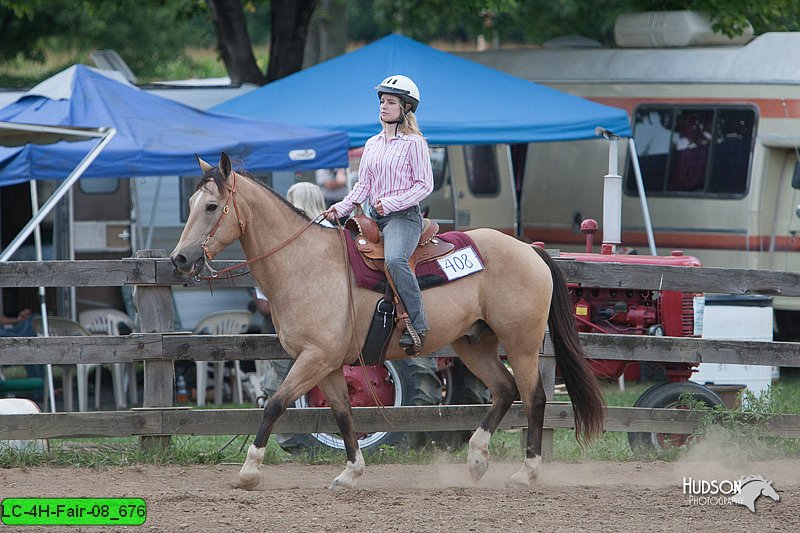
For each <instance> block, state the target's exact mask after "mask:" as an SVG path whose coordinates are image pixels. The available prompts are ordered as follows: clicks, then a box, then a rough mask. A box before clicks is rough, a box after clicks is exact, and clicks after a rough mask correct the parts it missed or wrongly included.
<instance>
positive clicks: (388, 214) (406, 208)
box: [325, 75, 433, 355]
mask: <svg viewBox="0 0 800 533" xmlns="http://www.w3.org/2000/svg"><path fill="white" fill-rule="evenodd" d="M375 89H376V91H377V93H378V99H379V101H380V107H379V118H380V121H381V124H382V125H383V129H382V131H381V132H380V133H378V134H377V135H375V136H373V137H371V138H370V139H369V140H367V143H366V144H365V145H364V152H363V154H362V156H361V163H360V165H359V170H358V182H357V183H356V184H355V186H353V190H351V191H350V193H349V194H348V195H347V196H345V197H344V199H343V200H342V201H341V202H337V203H335V204H334V205H333V206H331V207H330V208H329V209H328V211H326V213H325V214H326V217H327V218H328V220H330V221H335V220H336V219H337V218H341V217H344V216H347V215H349V214H350V213H351V212H352V211H353V209H354V208H355V206H356V205H357V204H360V203H361V202H363V201H368V202H369V209H368V213H367V214H368V215H369V216H370V217H372V218H374V219H375V221H376V222H377V223H378V227H379V228H380V230H381V231H382V232H383V239H384V254H385V256H386V267H387V268H388V270H389V273H390V274H391V276H392V279H393V280H394V284H395V288H396V290H397V293H398V297H399V298H400V300H402V302H403V304H404V305H405V308H406V311H407V312H408V315H409V318H410V321H411V326H410V329H411V330H413V331H411V330H410V329H409V328H406V331H405V332H404V333H403V335H402V336H401V337H400V346H402V347H403V348H404V350H405V352H406V353H407V354H409V355H414V354H415V353H417V352H418V350H421V349H422V345H423V344H424V342H425V335H426V333H427V332H428V322H427V320H426V318H425V311H424V309H423V308H422V296H421V294H420V289H419V284H418V283H417V279H416V278H415V277H414V274H413V273H412V272H411V267H410V266H409V264H408V260H409V258H410V257H411V254H412V253H414V249H415V248H416V247H417V243H418V242H419V236H420V234H421V233H422V215H421V213H420V206H419V203H420V202H421V201H422V200H424V199H425V198H427V197H428V195H429V194H430V193H431V192H432V191H433V169H432V168H431V159H430V151H429V150H428V143H427V142H426V141H425V139H424V138H423V137H422V133H421V132H420V130H419V126H417V119H416V116H415V115H414V113H415V112H416V110H417V106H418V105H419V101H420V96H419V88H418V87H417V85H416V84H415V83H414V82H413V80H411V79H410V78H408V77H407V76H402V75H393V76H389V77H388V78H386V79H384V80H383V81H382V82H381V83H380V85H378V86H377V87H375ZM415 336H416V339H415Z"/></svg>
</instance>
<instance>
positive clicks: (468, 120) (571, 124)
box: [212, 34, 631, 147]
mask: <svg viewBox="0 0 800 533" xmlns="http://www.w3.org/2000/svg"><path fill="white" fill-rule="evenodd" d="M391 74H405V75H407V76H410V77H411V78H412V79H413V80H414V81H415V82H416V83H417V85H418V86H419V88H420V96H421V103H420V106H419V112H418V113H417V117H418V119H419V123H420V126H421V127H422V131H423V134H424V135H425V138H426V139H428V142H429V143H430V144H435V145H442V144H496V143H526V142H539V141H565V140H579V139H596V138H597V136H596V134H595V128H596V127H598V126H599V127H603V128H605V129H608V130H611V131H613V132H615V133H617V134H619V135H621V136H623V137H628V136H630V133H631V130H630V123H629V121H628V116H627V114H626V113H625V111H624V110H622V109H617V108H614V107H608V106H605V105H601V104H597V103H594V102H591V101H589V100H586V99H583V98H579V97H577V96H572V95H569V94H566V93H563V92H560V91H556V90H554V89H550V88H548V87H545V86H543V85H538V84H536V83H533V82H530V81H527V80H523V79H521V78H517V77H515V76H511V75H509V74H506V73H504V72H500V71H498V70H494V69H491V68H488V67H485V66H483V65H480V64H478V63H475V62H473V61H469V60H467V59H463V58H460V57H457V56H455V55H453V54H448V53H446V52H441V51H439V50H435V49H434V48H431V47H429V46H426V45H424V44H422V43H419V42H417V41H414V40H412V39H409V38H407V37H404V36H402V35H397V34H393V35H388V36H386V37H384V38H382V39H379V40H377V41H375V42H373V43H372V44H369V45H367V46H364V47H362V48H359V49H358V50H356V51H354V52H350V53H348V54H345V55H342V56H339V57H336V58H334V59H330V60H328V61H325V62H324V63H320V64H319V65H316V66H313V67H310V68H308V69H306V70H302V71H300V72H297V73H295V74H292V75H291V76H287V77H286V78H282V79H280V80H277V81H274V82H272V83H270V84H267V85H265V86H264V87H261V88H260V89H256V90H255V91H252V92H249V93H247V94H245V95H242V96H239V97H237V98H233V99H231V100H228V101H226V102H223V103H222V104H219V105H217V106H215V107H213V108H212V110H213V111H218V112H221V113H229V114H232V115H240V116H246V117H251V118H269V119H270V120H278V121H281V122H286V123H288V124H297V125H303V126H313V127H315V128H322V129H328V130H344V131H346V132H347V134H348V136H349V138H350V146H351V147H355V146H363V145H364V143H365V142H366V140H367V139H368V138H369V137H371V136H372V135H375V134H376V133H377V132H378V130H379V129H380V125H379V122H378V103H377V97H376V96H375V90H374V89H373V87H375V86H376V85H377V84H378V83H380V81H381V80H382V79H384V78H385V77H386V76H389V75H391Z"/></svg>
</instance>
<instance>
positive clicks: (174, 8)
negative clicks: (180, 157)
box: [0, 0, 214, 77]
mask: <svg viewBox="0 0 800 533" xmlns="http://www.w3.org/2000/svg"><path fill="white" fill-rule="evenodd" d="M0 36H1V37H0V39H2V45H1V46H0V59H2V60H8V59H12V58H15V57H24V58H28V59H34V60H42V59H43V58H44V52H45V51H47V50H61V51H73V52H74V53H75V56H77V57H81V56H85V53H86V52H88V51H91V50H93V49H105V48H113V49H114V50H117V52H119V53H120V55H121V56H122V57H123V58H124V59H125V61H126V62H127V63H128V64H129V65H130V67H131V69H132V70H133V71H134V72H135V73H137V74H140V75H142V76H144V77H152V76H155V75H158V74H159V68H160V67H161V66H163V65H165V64H166V63H168V62H169V61H172V60H174V59H176V58H177V57H179V56H181V55H182V54H183V52H184V50H185V48H186V47H187V46H203V47H206V46H208V45H209V44H210V43H212V42H213V38H214V33H213V28H212V26H211V23H210V21H209V20H208V18H207V17H206V16H205V15H204V14H203V13H198V12H197V10H196V2H195V1H194V0H178V1H165V0H116V1H114V2H103V1H100V0H0ZM81 60H84V61H85V59H81Z"/></svg>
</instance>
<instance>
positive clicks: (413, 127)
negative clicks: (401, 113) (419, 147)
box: [400, 111, 424, 139]
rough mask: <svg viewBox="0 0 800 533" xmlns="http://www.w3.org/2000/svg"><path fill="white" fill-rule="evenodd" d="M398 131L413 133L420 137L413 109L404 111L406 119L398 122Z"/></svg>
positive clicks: (420, 133)
mask: <svg viewBox="0 0 800 533" xmlns="http://www.w3.org/2000/svg"><path fill="white" fill-rule="evenodd" d="M400 131H402V132H403V133H405V134H406V135H411V134H413V135H419V136H420V137H422V132H421V131H419V125H418V124H417V117H416V115H414V112H413V111H409V112H407V113H406V119H405V120H404V121H403V123H402V124H400ZM423 139H424V137H423Z"/></svg>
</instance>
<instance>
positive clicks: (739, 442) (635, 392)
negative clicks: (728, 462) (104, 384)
mask: <svg viewBox="0 0 800 533" xmlns="http://www.w3.org/2000/svg"><path fill="white" fill-rule="evenodd" d="M648 386H649V385H648V384H644V385H639V384H633V385H630V384H629V385H628V387H627V388H626V390H625V391H619V390H618V388H617V386H616V384H613V385H605V386H603V392H604V395H605V397H606V402H607V404H608V405H609V406H631V405H633V404H634V402H635V401H636V399H637V398H638V397H639V395H640V394H641V393H642V392H644V390H645V389H646V388H647V387H648ZM555 399H556V400H557V401H559V400H562V401H563V400H566V399H567V398H566V397H563V396H556V398H555ZM742 404H743V408H742V410H739V411H728V410H724V409H713V410H708V409H705V411H706V417H705V418H704V423H703V424H702V426H701V428H700V431H699V432H698V433H699V434H698V438H697V440H696V441H695V442H694V443H693V444H691V445H690V446H689V447H688V449H687V448H686V447H683V448H675V449H671V450H667V451H665V452H659V453H656V454H654V455H652V456H650V457H649V458H650V459H657V460H674V459H676V458H679V457H683V456H686V455H687V454H688V455H691V454H692V453H695V454H696V453H700V452H698V450H702V449H703V447H705V448H709V449H712V450H715V451H716V452H718V451H719V450H720V449H725V450H726V453H729V454H730V453H735V454H738V455H739V456H741V457H742V458H743V459H752V460H764V459H769V458H778V457H800V439H782V438H773V437H765V436H764V425H765V424H766V423H767V421H768V420H769V418H770V416H772V415H773V414H774V413H800V378H798V377H792V378H789V379H786V378H784V379H782V380H781V382H780V383H778V384H777V385H775V386H773V387H772V388H771V389H770V390H769V391H768V392H766V393H764V394H762V395H760V396H758V397H756V396H753V395H752V394H749V393H747V391H745V393H744V394H743V397H742ZM225 407H231V408H239V407H249V406H241V405H226V406H225ZM693 407H694V406H693ZM696 407H697V408H701V407H700V406H696ZM521 435H522V432H521V431H520V430H513V431H498V432H497V433H496V434H495V435H494V436H493V438H492V440H491V443H490V447H489V448H490V453H491V455H492V460H493V461H521V460H522V459H523V451H522V446H521V440H520V439H521ZM252 439H253V437H252V435H250V436H239V437H236V438H234V437H233V436H175V437H173V438H172V444H171V445H170V446H169V447H168V448H167V449H164V450H156V451H147V450H143V449H141V448H140V447H139V439H138V438H135V437H130V438H113V439H112V438H105V439H51V440H50V447H51V450H50V451H49V452H48V453H32V452H19V451H12V450H0V467H6V468H7V467H28V466H37V465H41V466H59V467H66V466H80V467H87V468H105V467H112V466H126V465H130V464H141V463H144V464H178V465H195V464H220V463H241V462H242V461H243V460H244V457H245V453H246V449H247V446H249V444H250V443H251V442H252ZM231 441H232V442H231ZM698 443H699V444H698ZM553 448H554V454H553V459H554V460H556V461H563V462H574V461H582V460H599V461H630V460H637V459H641V457H637V456H636V455H635V454H634V453H633V452H632V451H631V449H630V447H629V446H628V439H627V434H625V433H620V432H606V433H604V434H603V435H602V436H601V437H600V438H599V439H597V440H596V441H595V442H593V443H592V444H590V445H589V446H587V447H585V448H582V447H581V446H580V445H579V444H578V443H577V441H576V440H575V434H574V432H573V431H571V430H555V432H554V446H553ZM466 454H467V450H466V448H461V449H458V450H451V451H443V450H442V449H440V448H437V447H435V446H432V445H431V446H427V447H425V448H423V449H416V450H406V449H402V448H392V447H383V448H382V449H380V450H377V451H375V452H374V453H372V454H370V456H369V457H368V459H367V461H368V462H369V463H370V464H389V463H394V464H411V463H413V464H431V463H441V462H452V463H463V462H465V461H466ZM343 460H344V453H343V452H342V451H338V450H313V451H308V452H306V453H303V454H298V455H292V454H289V453H288V452H285V451H284V450H282V449H281V448H280V446H278V445H277V443H275V442H274V440H273V439H270V441H269V443H268V446H267V450H266V453H265V458H264V463H266V464H280V463H285V462H298V463H302V464H341V463H342V461H343Z"/></svg>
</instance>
